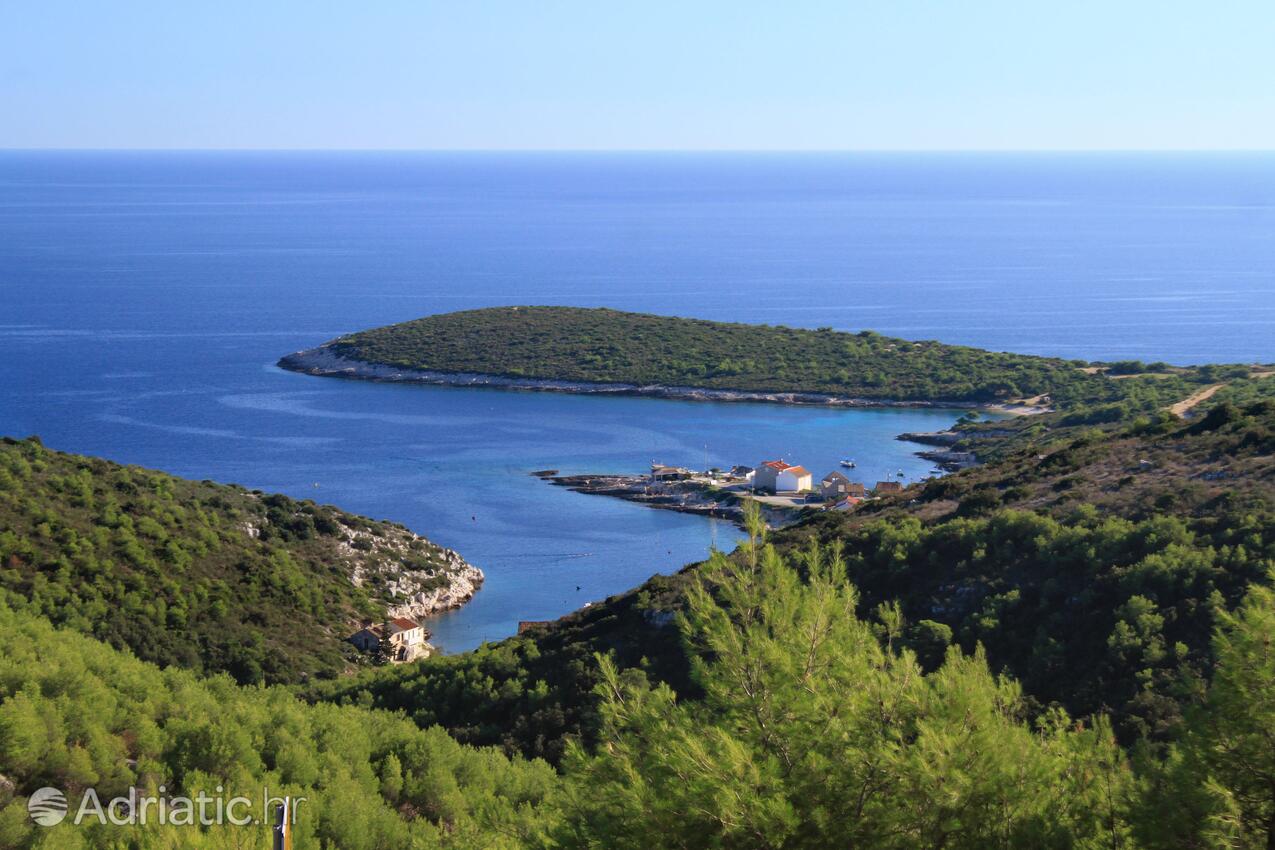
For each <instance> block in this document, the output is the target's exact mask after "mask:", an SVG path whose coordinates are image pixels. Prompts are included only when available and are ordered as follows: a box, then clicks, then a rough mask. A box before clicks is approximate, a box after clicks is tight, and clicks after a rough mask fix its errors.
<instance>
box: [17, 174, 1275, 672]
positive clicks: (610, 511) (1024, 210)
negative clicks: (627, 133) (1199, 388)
mask: <svg viewBox="0 0 1275 850" xmlns="http://www.w3.org/2000/svg"><path fill="white" fill-rule="evenodd" d="M499 304H577V305H586V306H594V305H596V306H609V307H616V308H620V309H626V310H642V311H649V312H655V313H667V314H676V315H687V316H699V317H703V318H709V319H726V320H738V321H747V322H772V323H783V324H790V325H800V326H807V327H818V326H825V325H828V326H832V327H836V328H841V329H846V330H859V329H863V328H872V329H875V330H878V331H881V332H883V333H887V334H897V335H900V336H905V337H911V338H933V339H940V340H943V341H946V342H954V343H967V344H971V345H978V346H982V347H987V348H993V349H1001V350H1014V351H1022V352H1032V353H1040V354H1053V355H1061V356H1064V357H1084V358H1103V359H1121V358H1141V359H1145V360H1168V361H1171V362H1175V363H1198V362H1205V361H1254V360H1261V361H1271V360H1275V156H1271V155H1259V154H1245V155H1182V154H1172V155H1171V154H1157V155H1134V154H1118V155H1116V154H1113V155H1098V154H1083V155H1057V154H1054V155H1043V154H1042V155H1009V154H997V155H990V154H988V155H981V154H960V155H955V154H954V155H931V154H926V155H921V154H916V155H904V154H898V155H868V154H859V155H831V154H828V155H819V154H805V155H780V154H756V155H749V154H712V155H710V154H354V153H351V154H333V153H322V154H319V153H70V152H67V153H20V152H0V364H3V367H2V368H3V371H2V372H0V433H5V434H12V435H26V434H39V435H41V436H42V437H43V438H44V440H45V442H46V444H48V445H49V446H51V447H53V448H58V449H64V450H68V451H75V452H83V453H87V454H95V455H101V456H104V457H108V458H112V459H115V460H118V461H123V462H129V463H138V464H144V465H146V466H151V467H156V468H159V469H164V470H167V471H170V472H173V473H176V474H178V475H183V476H188V477H192V478H212V479H216V480H219V481H229V482H237V483H241V484H244V485H246V486H250V487H259V488H263V489H267V490H279V491H283V492H286V493H289V494H291V495H294V496H299V497H307V498H315V499H317V500H320V501H326V502H331V503H334V504H337V505H340V506H341V507H344V508H346V509H349V510H353V511H357V512H361V513H366V514H370V515H372V516H377V517H385V518H390V519H394V520H398V521H400V522H403V523H405V524H407V525H408V526H410V527H411V528H412V529H413V530H415V531H418V532H420V533H422V534H425V535H427V536H429V537H431V538H432V539H434V540H436V541H438V542H440V543H442V544H444V545H448V546H452V547H455V548H457V549H458V550H459V551H460V552H461V553H462V554H463V555H465V556H466V557H467V558H468V559H469V560H471V561H472V562H474V563H475V564H477V565H479V566H480V567H482V568H483V569H484V570H485V571H486V572H487V575H488V581H487V584H486V586H485V587H484V588H483V590H481V591H480V592H479V594H478V596H477V597H476V598H475V600H474V601H473V602H472V603H471V604H470V605H468V606H466V607H465V608H464V609H462V610H461V611H460V612H458V613H455V614H451V615H448V616H446V617H443V618H440V619H439V620H437V621H436V622H433V623H431V624H430V625H431V628H433V630H434V631H435V633H436V636H437V639H438V641H439V642H441V644H442V645H443V646H444V647H445V648H446V649H448V650H452V651H455V650H462V649H466V648H469V647H472V646H475V645H476V644H478V643H479V642H481V641H482V640H488V639H496V638H500V637H503V636H505V635H508V634H510V633H512V632H513V631H514V629H515V627H516V623H517V621H518V620H520V619H547V618H551V617H556V616H558V615H560V614H562V613H565V612H567V611H570V610H573V609H575V608H577V607H579V606H580V605H582V604H584V603H585V602H587V601H590V600H597V599H601V598H604V597H605V596H607V595H609V594H612V593H616V592H618V591H621V590H624V589H627V588H629V587H632V586H633V585H635V584H637V583H639V582H641V581H642V580H644V579H645V578H647V577H648V576H650V575H651V574H653V573H657V572H668V571H671V570H674V569H676V568H678V567H679V566H681V565H682V564H684V563H686V562H688V561H692V560H697V559H699V558H701V557H703V556H704V555H705V554H706V552H707V550H708V548H709V547H710V546H711V545H713V544H714V543H716V544H717V545H718V546H721V547H724V548H729V546H731V545H732V544H733V542H734V540H735V539H736V537H737V534H736V532H735V530H734V529H733V528H732V527H730V526H728V525H725V524H722V523H714V522H710V521H707V520H704V519H701V518H698V517H692V516H683V515H679V514H674V513H668V512H661V511H654V510H649V509H645V508H641V507H638V506H635V505H631V504H628V503H624V502H618V501H612V500H608V499H605V498H599V497H590V496H583V495H578V494H574V493H570V492H567V491H565V490H562V489H559V488H554V487H550V486H548V485H546V484H544V483H542V482H540V481H538V480H535V479H533V478H531V477H530V476H529V475H528V473H529V472H530V471H532V470H536V469H542V468H556V469H561V470H563V471H564V472H580V471H610V470H634V471H636V470H640V469H643V468H644V467H645V466H646V465H647V464H649V463H650V461H651V460H653V459H655V460H659V461H662V462H667V463H686V464H694V465H697V466H699V465H703V464H704V462H705V459H707V461H708V463H709V464H711V465H722V464H733V463H748V464H750V465H751V464H753V463H756V462H757V461H759V460H761V459H762V458H763V457H771V456H783V457H785V458H787V459H789V460H795V461H798V462H801V463H804V464H805V465H807V466H809V467H811V468H812V469H813V470H814V471H815V472H816V474H821V473H823V472H825V471H827V470H828V469H831V468H832V467H833V466H834V465H835V462H836V460H837V459H838V458H840V457H843V456H847V455H849V456H853V457H855V458H856V459H857V460H858V461H859V463H860V470H859V472H860V473H861V477H863V478H864V479H866V480H869V481H872V480H875V479H876V478H878V477H883V476H885V475H888V474H890V473H892V472H893V471H895V470H897V469H900V468H901V469H903V470H904V471H905V473H906V475H907V476H908V477H909V478H912V479H915V478H919V477H922V476H925V475H927V474H930V473H931V472H932V469H931V467H930V466H929V465H928V464H926V463H924V462H922V461H920V460H918V459H916V458H915V457H913V456H912V455H911V451H912V450H913V449H915V448H916V447H915V446H909V445H907V444H904V443H900V442H898V441H895V440H894V439H892V438H893V436H894V435H895V434H897V433H899V432H901V431H905V430H929V429H934V428H940V427H943V426H945V425H948V424H950V422H951V421H952V420H953V419H954V418H955V416H956V414H955V413H954V412H945V411H885V410H879V411H826V410H813V409H786V408H781V407H775V406H768V405H722V404H717V405H709V404H695V403H687V402H668V401H657V400H652V399H634V398H596V397H573V396H565V395H551V394H530V393H515V392H501V391H492V390H468V389H449V388H422V387H406V386H392V385H382V384H368V383H357V382H346V381H335V380H329V379H320V378H311V377H307V376H301V375H295V374H291V373H287V372H283V371H280V370H278V369H276V368H275V367H274V366H273V363H274V362H275V360H276V359H277V358H278V357H279V356H280V355H282V354H285V353H288V352H291V351H294V350H297V349H300V348H305V347H309V346H313V345H315V344H317V343H319V342H322V341H324V340H326V339H329V338H331V337H333V336H336V335H338V334H341V333H344V332H347V331H352V330H357V329H361V328H366V327H372V326H376V325H381V324H386V323H389V322H396V321H401V320H404V319H409V318H414V317H417V316H421V315H425V314H428V313H434V312H440V311H449V310H458V309H466V308H473V307H484V306H490V305H499ZM577 586H579V590H577V589H576V588H577Z"/></svg>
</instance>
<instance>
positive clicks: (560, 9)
mask: <svg viewBox="0 0 1275 850" xmlns="http://www.w3.org/2000/svg"><path fill="white" fill-rule="evenodd" d="M1272 45H1275V4H1273V3H1272V2H1271V0H1214V2H1208V3H1205V2H1199V0H1195V1H1194V2H1177V0H1156V2H1145V1H1144V0H1103V1H1102V2H1089V0H1067V2H1059V0H1050V2H1036V0H875V2H839V3H838V2H800V0H790V1H789V2H774V0H771V1H770V2H754V1H753V0H731V1H730V2H716V0H703V2H697V0H681V2H662V0H641V2H623V0H591V2H554V0H516V2H515V0H510V2H489V0H448V2H431V0H363V1H362V2H325V1H324V0H253V2H240V0H215V2H213V0H205V1H204V2H198V1H197V0H192V2H186V0H163V2H157V0H76V2H66V0H0V147H3V148H284V149H292V148H308V149H448V150H457V149H483V150H486V149H519V150H528V149H568V150H576V149H595V150H611V149H621V150H631V149H659V150H670V149H671V150H683V149H688V150H705V149H707V150H811V149H813V150H865V149H866V150H966V149H978V150H1004V149H1011V150H1033V149H1044V150H1073V149H1098V150H1109V149H1171V150H1177V149H1206V150H1207V149H1272V148H1275V47H1272Z"/></svg>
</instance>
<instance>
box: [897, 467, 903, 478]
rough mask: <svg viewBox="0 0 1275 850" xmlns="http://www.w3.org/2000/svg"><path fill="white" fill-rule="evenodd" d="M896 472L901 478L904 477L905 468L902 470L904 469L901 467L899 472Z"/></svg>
mask: <svg viewBox="0 0 1275 850" xmlns="http://www.w3.org/2000/svg"><path fill="white" fill-rule="evenodd" d="M895 474H896V475H898V476H899V477H900V478H902V477H903V470H902V469H900V470H899V471H898V472H897V473H895Z"/></svg>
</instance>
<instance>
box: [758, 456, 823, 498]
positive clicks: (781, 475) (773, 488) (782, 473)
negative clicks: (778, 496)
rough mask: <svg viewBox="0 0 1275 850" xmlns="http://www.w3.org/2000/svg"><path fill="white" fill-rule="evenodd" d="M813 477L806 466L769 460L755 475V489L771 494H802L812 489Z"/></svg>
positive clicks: (763, 463) (761, 465)
mask: <svg viewBox="0 0 1275 850" xmlns="http://www.w3.org/2000/svg"><path fill="white" fill-rule="evenodd" d="M811 479H812V476H811V474H810V472H809V471H808V470H807V469H806V468H805V467H804V466H794V465H792V464H790V463H785V462H784V461H782V460H767V461H763V462H762V463H761V464H760V465H758V467H757V470H756V472H754V473H753V489H754V490H765V491H768V492H771V493H801V492H804V491H806V490H810V489H811Z"/></svg>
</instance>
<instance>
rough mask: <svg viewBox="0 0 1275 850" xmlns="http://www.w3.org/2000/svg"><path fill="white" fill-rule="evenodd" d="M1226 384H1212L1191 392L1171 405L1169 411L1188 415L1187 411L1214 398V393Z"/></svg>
mask: <svg viewBox="0 0 1275 850" xmlns="http://www.w3.org/2000/svg"><path fill="white" fill-rule="evenodd" d="M1224 386H1226V384H1210V385H1209V386H1207V387H1205V388H1204V389H1202V390H1200V391H1198V392H1194V393H1191V394H1190V395H1189V396H1187V397H1186V398H1184V399H1182V400H1181V401H1180V402H1178V403H1177V404H1172V405H1169V412H1170V413H1172V414H1173V415H1174V416H1179V417H1181V416H1186V414H1187V411H1189V410H1190V409H1191V408H1193V407H1195V406H1196V405H1197V404H1199V403H1200V402H1203V401H1208V400H1209V399H1211V398H1213V396H1214V394H1215V393H1216V392H1217V391H1218V390H1220V389H1222V387H1224Z"/></svg>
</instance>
